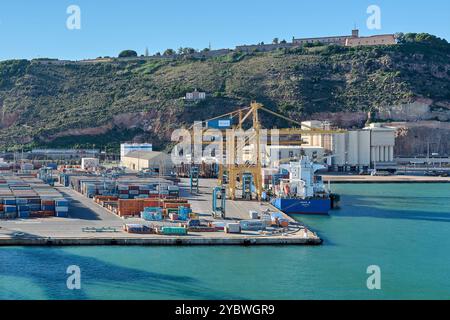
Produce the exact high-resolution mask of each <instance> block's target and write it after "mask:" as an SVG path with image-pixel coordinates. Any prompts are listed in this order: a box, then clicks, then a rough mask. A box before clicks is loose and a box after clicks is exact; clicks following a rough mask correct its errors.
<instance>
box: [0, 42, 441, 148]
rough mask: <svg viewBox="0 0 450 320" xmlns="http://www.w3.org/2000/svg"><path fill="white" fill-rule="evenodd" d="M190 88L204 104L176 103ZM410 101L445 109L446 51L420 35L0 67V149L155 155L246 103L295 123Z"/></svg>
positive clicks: (4, 64)
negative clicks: (191, 127) (178, 131)
mask: <svg viewBox="0 0 450 320" xmlns="http://www.w3.org/2000/svg"><path fill="white" fill-rule="evenodd" d="M194 89H198V90H202V91H206V92H207V93H208V94H209V96H208V98H207V99H206V100H205V101H202V102H201V103H198V104H192V105H188V104H185V103H184V101H183V100H182V99H181V97H183V96H184V94H185V93H186V92H188V91H192V90H194ZM417 98H428V99H432V100H433V103H434V104H435V105H436V108H442V105H450V104H449V103H450V45H449V44H448V43H447V42H446V41H445V40H440V39H438V38H435V37H433V36H429V35H425V34H419V35H416V34H407V35H404V36H402V37H401V44H399V45H397V46H391V47H361V48H344V47H337V46H319V45H317V46H316V45H314V46H310V47H302V48H297V49H290V50H278V51H274V52H269V53H258V52H254V53H251V54H249V53H246V54H244V53H239V52H233V53H230V54H229V55H226V56H222V57H218V58H208V59H194V58H190V57H189V55H186V56H181V57H178V58H176V59H168V58H135V59H112V60H110V61H103V62H96V63H93V62H70V63H61V62H58V61H51V60H32V61H27V60H13V61H3V62H1V63H0V117H1V118H0V120H1V121H0V149H9V150H11V149H17V148H22V147H25V148H31V147H37V146H51V147H62V146H64V147H68V146H75V147H81V146H91V145H92V144H96V146H109V147H112V146H115V144H116V143H118V142H120V141H127V140H131V139H133V138H135V139H137V140H149V141H152V142H153V143H154V144H155V145H156V146H157V147H160V148H163V147H164V146H165V145H166V144H167V143H168V141H169V140H170V134H171V132H172V130H173V129H175V128H179V127H180V126H181V125H183V124H191V123H192V122H193V121H194V120H202V119H207V118H211V117H213V116H216V115H220V114H223V113H225V112H227V111H230V110H234V109H235V108H237V107H238V106H244V105H247V104H248V103H249V102H250V100H257V101H258V102H261V103H263V104H265V105H266V107H268V108H270V109H273V110H277V111H279V112H282V113H284V114H286V115H289V116H290V117H291V118H293V119H297V120H301V119H306V118H308V116H309V115H311V114H314V113H317V112H340V111H376V110H377V109H379V108H380V107H383V106H386V105H393V104H398V103H407V102H412V101H414V100H416V99H417ZM263 120H264V121H265V122H266V124H268V125H278V126H282V125H285V124H283V123H279V122H276V123H274V121H275V120H274V119H271V118H270V117H269V116H267V115H264V118H263ZM277 121H278V120H277Z"/></svg>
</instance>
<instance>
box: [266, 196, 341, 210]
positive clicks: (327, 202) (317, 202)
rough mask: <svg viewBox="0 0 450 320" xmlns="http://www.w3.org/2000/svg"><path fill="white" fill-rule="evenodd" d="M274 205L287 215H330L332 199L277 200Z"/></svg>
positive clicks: (273, 202)
mask: <svg viewBox="0 0 450 320" xmlns="http://www.w3.org/2000/svg"><path fill="white" fill-rule="evenodd" d="M272 205H273V206H274V207H276V208H277V209H279V210H281V211H283V212H284V213H286V214H328V212H329V211H330V210H331V209H332V199H331V198H325V199H295V198H276V199H274V200H273V201H272Z"/></svg>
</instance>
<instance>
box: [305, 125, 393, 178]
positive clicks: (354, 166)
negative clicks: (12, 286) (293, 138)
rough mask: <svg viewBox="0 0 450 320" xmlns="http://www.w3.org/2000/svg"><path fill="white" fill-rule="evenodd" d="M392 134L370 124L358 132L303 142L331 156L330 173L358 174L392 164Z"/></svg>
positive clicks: (307, 139)
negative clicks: (332, 170)
mask: <svg viewBox="0 0 450 320" xmlns="http://www.w3.org/2000/svg"><path fill="white" fill-rule="evenodd" d="M302 124H303V123H302ZM304 124H305V125H308V126H309V127H310V128H324V127H326V126H328V125H329V124H328V123H327V122H322V121H308V122H305V123H304ZM304 129H306V128H304ZM395 133H396V129H395V128H391V127H388V126H384V125H382V124H380V123H372V124H370V125H369V126H367V127H365V128H363V129H360V130H350V131H347V132H345V133H337V134H333V135H332V136H331V135H330V136H328V137H327V136H326V135H322V136H317V137H315V136H309V137H305V138H304V140H305V142H307V145H310V146H320V147H323V148H324V149H325V150H327V151H330V152H331V154H332V156H330V158H329V161H328V164H329V165H330V166H331V168H332V169H334V170H336V171H360V170H368V169H369V168H376V167H377V166H383V165H387V164H393V162H394V148H395Z"/></svg>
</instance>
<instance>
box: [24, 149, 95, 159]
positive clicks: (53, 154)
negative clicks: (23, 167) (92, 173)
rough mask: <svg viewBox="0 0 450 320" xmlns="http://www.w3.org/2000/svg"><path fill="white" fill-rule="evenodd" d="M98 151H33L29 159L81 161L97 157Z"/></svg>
mask: <svg viewBox="0 0 450 320" xmlns="http://www.w3.org/2000/svg"><path fill="white" fill-rule="evenodd" d="M99 154H100V150H98V149H33V150H31V152H30V157H31V159H35V158H45V159H81V158H85V157H92V158H95V157H98V155H99Z"/></svg>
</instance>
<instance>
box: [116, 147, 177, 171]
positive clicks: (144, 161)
mask: <svg viewBox="0 0 450 320" xmlns="http://www.w3.org/2000/svg"><path fill="white" fill-rule="evenodd" d="M121 160H122V164H123V165H124V166H125V167H127V168H128V169H130V170H133V171H142V170H149V171H151V172H154V173H158V174H169V173H170V172H171V171H172V169H173V163H172V159H171V157H170V155H168V154H167V153H164V152H158V151H133V152H130V153H128V154H127V155H126V156H124V157H123V158H122V159H121Z"/></svg>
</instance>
